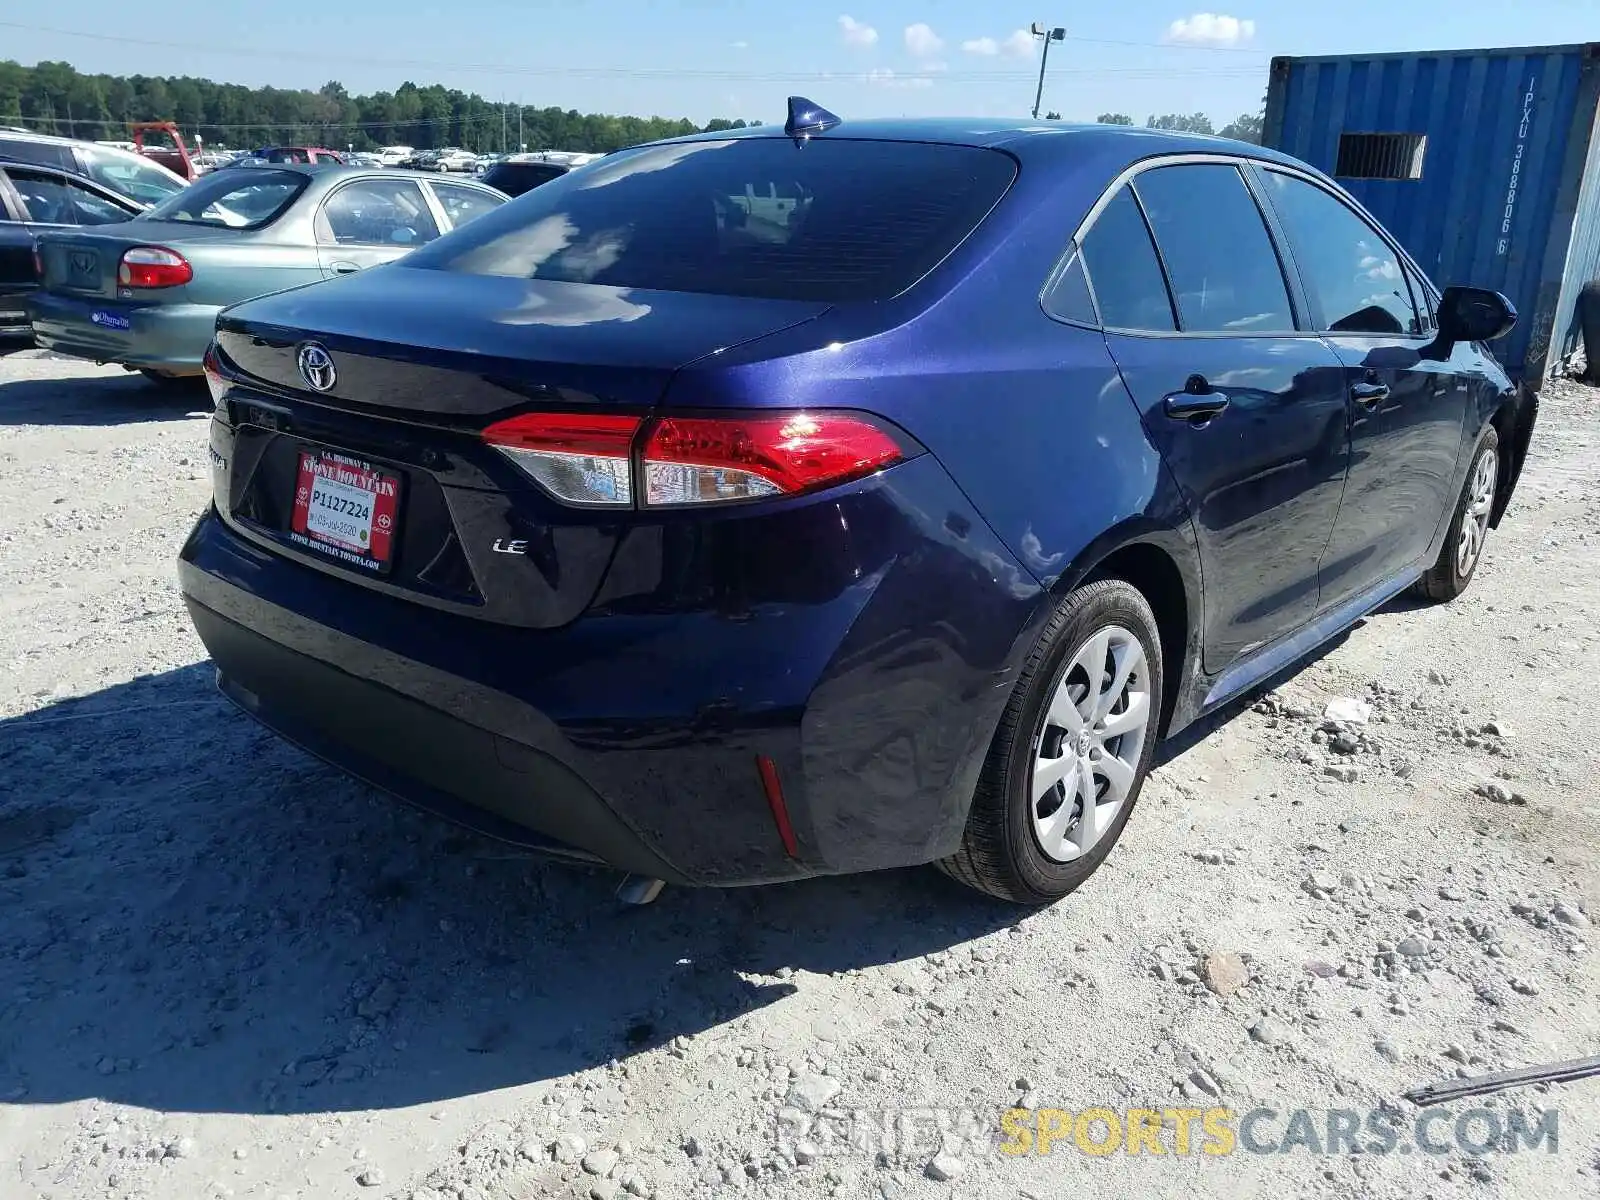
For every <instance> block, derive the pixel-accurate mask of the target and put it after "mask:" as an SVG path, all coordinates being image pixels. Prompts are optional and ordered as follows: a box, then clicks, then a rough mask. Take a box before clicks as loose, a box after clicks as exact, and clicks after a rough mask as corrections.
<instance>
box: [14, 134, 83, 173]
mask: <svg viewBox="0 0 1600 1200" xmlns="http://www.w3.org/2000/svg"><path fill="white" fill-rule="evenodd" d="M71 150H72V147H71V145H70V144H69V145H66V146H58V145H56V144H55V143H54V142H36V141H34V140H33V139H32V138H8V137H0V156H3V157H5V158H10V159H15V160H16V161H17V162H25V163H37V164H38V165H39V166H41V167H60V168H61V169H62V170H64V171H74V170H77V164H76V163H74V162H73V161H72V159H71V158H69V157H68V155H69V153H70V152H71Z"/></svg>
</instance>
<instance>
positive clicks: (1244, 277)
mask: <svg viewBox="0 0 1600 1200" xmlns="http://www.w3.org/2000/svg"><path fill="white" fill-rule="evenodd" d="M1133 187H1134V191H1136V192H1137V193H1138V194H1139V201H1140V203H1142V204H1143V205H1144V211H1145V216H1146V217H1148V218H1149V220H1150V229H1151V231H1152V232H1153V233H1154V234H1155V238H1156V245H1157V246H1159V247H1160V249H1161V259H1162V261H1163V262H1164V263H1165V264H1166V267H1167V278H1168V279H1170V280H1171V281H1172V292H1173V297H1174V299H1175V300H1176V301H1177V304H1178V327H1179V328H1180V329H1182V330H1183V331H1184V332H1185V333H1283V332H1286V331H1292V330H1293V329H1294V312H1293V310H1292V309H1291V308H1290V305H1289V289H1288V286H1287V285H1286V284H1285V283H1284V281H1283V267H1282V266H1281V265H1280V264H1279V262H1278V254H1277V251H1276V250H1274V249H1273V247H1272V239H1271V237H1270V236H1269V235H1268V233H1267V226H1266V222H1265V221H1263V220H1262V219H1261V210H1260V209H1258V208H1257V207H1256V202H1255V199H1254V197H1252V196H1251V195H1250V190H1249V188H1247V187H1246V186H1245V182H1244V179H1243V177H1242V176H1241V175H1240V174H1239V169H1238V168H1237V167H1235V166H1232V165H1230V164H1228V163H1215V164H1185V165H1181V166H1172V167H1156V168H1154V169H1153V170H1149V171H1145V172H1143V173H1141V174H1140V175H1139V176H1138V178H1136V179H1135V180H1134V183H1133Z"/></svg>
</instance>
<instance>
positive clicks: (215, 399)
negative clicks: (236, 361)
mask: <svg viewBox="0 0 1600 1200" xmlns="http://www.w3.org/2000/svg"><path fill="white" fill-rule="evenodd" d="M200 367H201V369H202V370H203V371H205V373H206V387H208V388H210V389H211V403H212V404H213V405H220V404H221V403H222V393H223V392H225V391H227V390H228V377H227V376H226V375H224V374H223V373H222V357H221V356H220V355H219V354H218V353H217V344H216V343H215V342H212V343H211V344H210V345H209V346H207V347H206V354H205V357H204V358H202V359H201V360H200Z"/></svg>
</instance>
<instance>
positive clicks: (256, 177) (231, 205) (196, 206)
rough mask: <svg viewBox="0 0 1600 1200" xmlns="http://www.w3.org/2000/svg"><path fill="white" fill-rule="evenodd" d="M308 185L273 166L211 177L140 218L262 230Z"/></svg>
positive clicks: (292, 173)
mask: <svg viewBox="0 0 1600 1200" xmlns="http://www.w3.org/2000/svg"><path fill="white" fill-rule="evenodd" d="M308 182H309V180H307V178H306V177H305V176H304V175H302V174H300V173H299V172H298V171H275V170H272V169H271V168H270V167H260V168H257V169H256V170H253V171H250V172H249V173H247V174H245V173H241V174H234V173H232V172H224V173H222V174H220V175H208V176H207V177H206V178H205V179H202V180H200V181H199V182H198V183H195V184H192V185H191V186H190V187H188V188H187V189H185V190H184V191H182V192H180V193H179V194H178V195H176V196H172V197H170V198H169V199H167V200H166V201H164V202H162V203H161V204H158V205H156V206H155V207H154V208H152V209H150V210H149V211H148V212H146V213H144V214H142V215H141V216H140V217H139V218H138V219H139V220H145V221H183V222H187V223H189V224H194V225H214V226H217V227H219V228H224V229H260V228H261V227H262V226H265V225H270V224H272V222H273V221H276V220H277V219H278V218H279V217H280V216H282V215H283V213H284V211H285V210H286V209H287V208H288V207H289V205H291V204H293V203H294V200H295V197H296V196H298V195H299V194H300V193H301V192H302V191H304V190H305V187H306V184H307V183H308Z"/></svg>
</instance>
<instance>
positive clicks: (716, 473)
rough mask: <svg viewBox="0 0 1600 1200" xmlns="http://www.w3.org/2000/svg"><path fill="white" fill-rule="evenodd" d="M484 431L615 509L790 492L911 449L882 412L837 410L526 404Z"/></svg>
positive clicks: (540, 471) (856, 474)
mask: <svg viewBox="0 0 1600 1200" xmlns="http://www.w3.org/2000/svg"><path fill="white" fill-rule="evenodd" d="M483 439H484V441H486V442H488V443H489V444H490V445H491V446H493V447H494V448H495V449H497V450H499V451H500V452H501V453H502V454H504V455H505V456H506V457H507V458H509V459H511V461H512V462H514V463H516V464H517V466H518V467H520V468H521V469H522V470H523V471H524V472H526V473H527V474H528V475H529V476H531V477H532V478H533V479H534V480H535V481H536V482H537V483H539V484H540V485H541V486H542V487H544V488H545V489H546V490H547V491H549V492H550V493H551V494H552V495H554V496H555V497H556V498H557V499H558V500H562V501H565V502H566V503H568V504H578V505H585V506H596V505H599V506H606V507H617V508H626V507H631V506H632V505H633V504H634V503H635V500H636V499H637V501H638V502H639V503H640V504H641V505H643V506H645V507H673V506H679V505H689V504H716V503H721V502H724V501H735V500H759V499H763V498H766V497H771V496H792V495H797V494H799V493H801V492H808V491H814V490H816V489H818V488H823V487H832V486H833V485H835V484H839V483H846V482H848V481H850V480H852V479H859V478H860V477H861V476H863V475H869V474H871V473H872V472H873V471H876V470H879V469H881V468H883V467H887V466H891V465H893V464H894V463H897V462H899V461H901V460H902V459H904V458H905V457H906V450H905V447H904V446H903V445H902V443H901V442H900V441H899V440H898V439H897V438H896V436H895V435H894V434H892V433H891V432H889V430H888V429H886V428H885V427H883V426H881V425H879V424H878V423H877V422H876V421H874V420H872V419H871V418H869V417H866V416H864V415H862V414H859V413H847V412H833V411H820V412H758V413H743V414H737V415H728V416H715V417H703V416H693V417H690V416H666V417H659V418H654V419H651V420H650V421H648V422H646V421H645V420H643V419H642V418H639V417H633V416H617V415H614V414H609V413H527V414H525V415H523V416H520V417H512V418H510V419H509V420H505V421H499V422H497V423H495V424H493V425H491V426H489V427H488V428H487V429H485V430H484V431H483ZM636 467H637V468H638V469H642V472H643V479H642V485H641V482H639V481H636V480H635V478H634V472H635V469H636ZM641 491H642V493H643V494H642V495H641V494H639V493H640V492H641Z"/></svg>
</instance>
